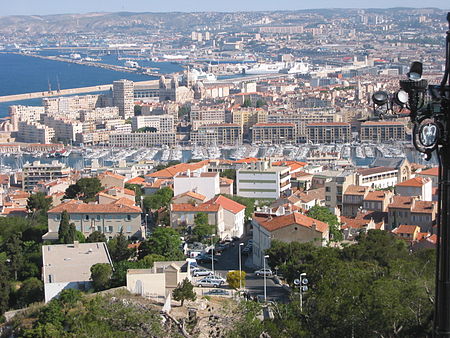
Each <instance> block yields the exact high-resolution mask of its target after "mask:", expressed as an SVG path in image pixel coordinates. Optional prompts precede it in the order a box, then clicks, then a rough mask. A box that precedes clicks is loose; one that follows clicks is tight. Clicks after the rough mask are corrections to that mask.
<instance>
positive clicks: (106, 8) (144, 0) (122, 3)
mask: <svg viewBox="0 0 450 338" xmlns="http://www.w3.org/2000/svg"><path fill="white" fill-rule="evenodd" d="M0 4H1V5H0V16H5V15H18V14H22V15H30V14H39V15H43V14H59V13H88V12H117V11H127V12H170V11H183V12H190V11H245V10H250V11H253V10H275V9H287V10H296V9H309V8H336V7H341V8H373V7H378V8H389V7H438V8H444V9H445V8H447V9H448V8H450V1H449V0H426V1H423V0H378V1H370V0H340V1H336V0H322V1H317V0H277V1H274V0H270V1H269V0H244V1H242V0H219V1H218V0H169V1H161V0H158V1H156V0H0Z"/></svg>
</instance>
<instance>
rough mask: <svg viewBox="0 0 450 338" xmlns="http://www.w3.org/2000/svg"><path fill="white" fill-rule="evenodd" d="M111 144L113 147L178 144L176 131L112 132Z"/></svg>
mask: <svg viewBox="0 0 450 338" xmlns="http://www.w3.org/2000/svg"><path fill="white" fill-rule="evenodd" d="M109 144H110V145H111V146H113V147H154V146H162V145H168V146H174V145H175V144H176V134H175V133H127V134H111V135H110V136H109Z"/></svg>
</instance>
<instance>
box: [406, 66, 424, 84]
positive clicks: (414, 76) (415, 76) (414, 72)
mask: <svg viewBox="0 0 450 338" xmlns="http://www.w3.org/2000/svg"><path fill="white" fill-rule="evenodd" d="M422 73H423V65H422V62H418V61H414V62H413V63H412V64H411V68H410V69H409V72H408V74H407V75H408V79H409V80H411V81H420V80H421V79H422Z"/></svg>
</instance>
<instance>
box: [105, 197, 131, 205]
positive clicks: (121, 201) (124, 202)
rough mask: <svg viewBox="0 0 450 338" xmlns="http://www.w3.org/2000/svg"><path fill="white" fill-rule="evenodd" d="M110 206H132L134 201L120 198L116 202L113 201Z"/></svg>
mask: <svg viewBox="0 0 450 338" xmlns="http://www.w3.org/2000/svg"><path fill="white" fill-rule="evenodd" d="M111 204H118V205H120V204H124V205H128V206H134V205H135V201H134V200H131V199H129V198H126V197H122V198H119V199H118V200H117V201H115V202H113V203H111Z"/></svg>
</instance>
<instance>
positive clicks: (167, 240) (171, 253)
mask: <svg viewBox="0 0 450 338" xmlns="http://www.w3.org/2000/svg"><path fill="white" fill-rule="evenodd" d="M180 246H181V240H180V235H179V234H178V232H177V231H176V230H174V229H172V228H164V227H158V228H156V229H155V231H153V233H152V234H151V235H150V237H149V238H148V240H146V241H144V242H142V243H141V245H140V246H139V257H140V258H143V257H145V256H147V255H149V254H157V255H161V256H164V257H166V259H167V260H180V259H184V255H183V252H182V251H181V249H180Z"/></svg>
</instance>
